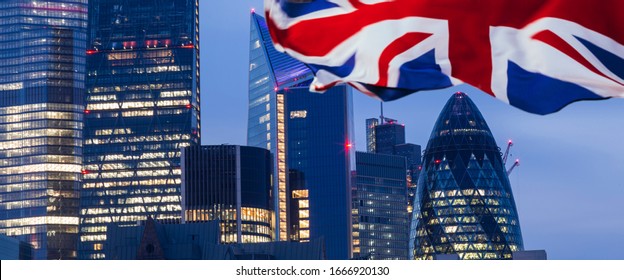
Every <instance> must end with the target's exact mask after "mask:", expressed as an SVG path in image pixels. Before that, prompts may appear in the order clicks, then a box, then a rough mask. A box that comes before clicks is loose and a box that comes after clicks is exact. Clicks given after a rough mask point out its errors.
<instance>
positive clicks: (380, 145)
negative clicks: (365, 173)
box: [366, 104, 421, 214]
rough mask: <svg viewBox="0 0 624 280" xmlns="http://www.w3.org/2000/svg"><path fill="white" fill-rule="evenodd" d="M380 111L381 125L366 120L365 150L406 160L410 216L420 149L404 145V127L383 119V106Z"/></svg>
mask: <svg viewBox="0 0 624 280" xmlns="http://www.w3.org/2000/svg"><path fill="white" fill-rule="evenodd" d="M381 110H382V111H381V121H382V123H381V124H379V120H378V119H377V118H370V119H366V142H367V146H366V150H367V151H368V152H369V153H371V152H372V153H379V154H387V155H399V156H403V157H405V159H406V160H407V170H406V176H407V189H408V200H407V211H408V212H409V213H410V214H411V213H412V210H413V208H414V206H413V202H414V194H415V193H416V182H417V180H418V175H419V174H420V169H421V166H420V165H421V148H420V145H416V144H412V143H405V126H404V125H402V124H399V123H398V122H397V120H395V119H391V118H387V117H384V116H383V104H382V107H381Z"/></svg>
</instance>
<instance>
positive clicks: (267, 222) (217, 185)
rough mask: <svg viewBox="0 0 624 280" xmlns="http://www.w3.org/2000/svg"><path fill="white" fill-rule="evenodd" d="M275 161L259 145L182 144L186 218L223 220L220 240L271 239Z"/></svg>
mask: <svg viewBox="0 0 624 280" xmlns="http://www.w3.org/2000/svg"><path fill="white" fill-rule="evenodd" d="M271 163H272V161H271V155H270V153H269V151H267V150H266V149H263V148H257V147H247V146H234V145H213V146H199V145H194V146H190V147H186V148H184V149H182V211H183V213H184V214H183V220H184V222H186V223H194V222H206V221H212V220H219V221H220V224H221V226H220V228H221V242H222V243H258V242H270V241H272V238H271V236H272V232H271V219H272V212H271V209H270V203H269V202H270V201H269V200H270V192H271V172H272V170H271V168H272V167H273V166H272V164H271Z"/></svg>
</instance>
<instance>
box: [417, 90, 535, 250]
mask: <svg viewBox="0 0 624 280" xmlns="http://www.w3.org/2000/svg"><path fill="white" fill-rule="evenodd" d="M409 245H410V258H413V259H433V258H434V257H435V255H437V254H458V255H459V257H460V258H461V259H511V258H512V252H514V251H521V250H523V243H522V233H521V231H520V221H519V220H518V212H517V210H516V205H515V202H514V198H513V194H512V192H511V187H510V184H509V178H508V177H507V172H506V171H505V168H504V166H503V163H502V159H501V154H500V149H499V148H498V146H497V145H496V142H495V141H494V138H493V136H492V132H491V131H490V129H489V127H488V125H487V123H486V122H485V119H484V118H483V116H482V115H481V112H480V111H479V109H477V107H476V106H475V104H474V103H473V102H472V101H471V100H470V98H468V96H467V95H466V94H464V93H461V92H458V93H456V94H454V95H453V96H452V97H451V98H450V100H449V101H448V102H447V103H446V106H444V109H442V112H441V113H440V116H439V117H438V120H437V121H436V123H435V126H434V128H433V131H432V132H431V137H430V138H429V143H428V144H427V149H426V150H425V154H424V157H423V169H422V172H421V174H420V178H419V181H418V189H417V192H416V198H415V202H414V213H413V216H412V223H411V232H410V244H409Z"/></svg>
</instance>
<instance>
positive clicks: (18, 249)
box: [0, 234, 33, 260]
mask: <svg viewBox="0 0 624 280" xmlns="http://www.w3.org/2000/svg"><path fill="white" fill-rule="evenodd" d="M32 258H33V246H32V245H30V244H29V243H27V242H25V241H20V240H18V239H17V238H14V237H8V236H6V235H2V234H0V260H32Z"/></svg>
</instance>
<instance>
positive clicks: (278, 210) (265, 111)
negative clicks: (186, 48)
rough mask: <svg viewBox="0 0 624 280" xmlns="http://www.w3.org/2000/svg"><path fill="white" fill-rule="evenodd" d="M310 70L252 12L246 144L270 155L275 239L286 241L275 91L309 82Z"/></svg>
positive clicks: (281, 114) (281, 120)
mask: <svg viewBox="0 0 624 280" xmlns="http://www.w3.org/2000/svg"><path fill="white" fill-rule="evenodd" d="M312 77H313V74H312V71H310V69H309V68H308V67H307V66H306V65H304V64H302V63H301V62H299V61H297V60H295V59H294V58H291V57H290V56H288V55H286V54H284V53H280V52H278V51H277V50H275V48H274V47H273V42H272V41H271V36H270V35H269V29H268V27H267V24H266V21H265V20H264V18H263V17H261V16H259V15H257V14H255V13H252V14H251V26H250V45H249V115H248V121H247V125H248V130H247V145H249V146H254V147H260V148H265V149H267V150H269V151H271V154H273V156H274V162H273V165H274V166H273V194H274V201H273V205H274V208H275V215H276V219H275V229H276V239H277V240H278V241H285V240H288V224H289V222H288V216H289V215H288V206H287V205H288V203H289V199H288V197H289V193H288V190H287V185H288V183H287V177H288V169H287V168H286V116H285V110H286V108H285V100H284V95H283V94H278V91H280V90H283V89H285V88H288V87H293V86H302V85H306V84H309V83H310V79H311V78H312Z"/></svg>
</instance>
